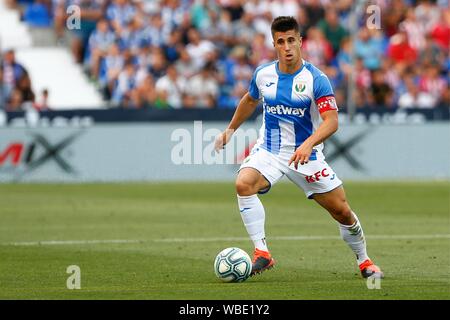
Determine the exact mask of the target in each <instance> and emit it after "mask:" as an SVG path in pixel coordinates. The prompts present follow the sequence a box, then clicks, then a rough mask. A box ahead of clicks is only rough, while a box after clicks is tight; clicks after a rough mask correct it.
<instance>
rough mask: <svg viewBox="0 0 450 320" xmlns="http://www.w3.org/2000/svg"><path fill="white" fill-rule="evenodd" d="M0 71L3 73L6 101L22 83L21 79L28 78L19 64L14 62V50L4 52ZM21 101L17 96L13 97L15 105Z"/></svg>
mask: <svg viewBox="0 0 450 320" xmlns="http://www.w3.org/2000/svg"><path fill="white" fill-rule="evenodd" d="M1 69H2V71H3V72H2V74H3V92H4V99H5V100H6V101H8V100H9V98H10V96H11V95H12V92H13V91H14V90H15V89H16V88H18V86H19V83H23V82H22V79H24V78H29V77H28V73H27V71H26V70H25V68H24V67H23V66H22V65H21V64H20V63H17V62H16V55H15V52H14V50H7V51H5V53H4V54H3V59H2V62H1ZM19 92H20V88H19ZM22 99H23V98H22V97H21V98H20V99H19V98H18V94H16V96H15V97H14V102H15V103H17V102H18V101H19V100H22Z"/></svg>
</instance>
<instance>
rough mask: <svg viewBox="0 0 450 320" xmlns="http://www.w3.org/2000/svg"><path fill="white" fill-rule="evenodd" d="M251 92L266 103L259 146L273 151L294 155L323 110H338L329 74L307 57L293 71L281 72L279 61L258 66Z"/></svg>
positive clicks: (318, 148) (316, 147)
mask: <svg viewBox="0 0 450 320" xmlns="http://www.w3.org/2000/svg"><path fill="white" fill-rule="evenodd" d="M249 94H250V96H251V97H252V98H254V99H257V100H259V99H262V102H263V123H262V126H261V129H260V132H259V138H258V141H257V143H256V146H259V147H261V148H263V149H265V150H267V151H269V152H271V153H273V154H284V155H291V154H292V153H293V152H294V151H295V149H296V148H297V147H299V146H300V145H301V144H302V143H303V141H305V140H306V139H307V138H308V137H309V136H310V135H311V134H312V133H313V132H314V131H315V130H316V129H317V127H318V126H319V124H320V122H321V118H320V113H322V112H325V111H328V110H337V109H338V108H337V105H336V100H335V98H334V92H333V89H332V87H331V84H330V81H329V80H328V77H327V76H326V75H325V74H324V73H323V72H322V71H320V70H319V69H318V68H316V67H315V66H313V65H312V64H311V63H309V62H307V61H305V60H303V65H302V67H301V68H300V69H299V70H298V71H297V72H296V73H293V74H287V73H283V72H281V71H280V70H279V68H278V61H273V62H271V63H267V64H264V65H262V66H260V67H258V68H257V69H256V70H255V72H254V74H253V78H252V80H251V83H250V87H249ZM314 149H316V150H317V151H321V150H322V149H323V145H322V144H320V145H317V146H315V147H314Z"/></svg>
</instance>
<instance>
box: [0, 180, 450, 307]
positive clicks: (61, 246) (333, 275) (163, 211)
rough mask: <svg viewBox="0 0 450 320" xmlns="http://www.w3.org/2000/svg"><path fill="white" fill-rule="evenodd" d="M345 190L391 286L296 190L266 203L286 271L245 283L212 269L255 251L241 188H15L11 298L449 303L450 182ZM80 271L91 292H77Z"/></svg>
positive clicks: (4, 207) (4, 273) (274, 194)
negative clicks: (365, 275) (367, 276)
mask: <svg viewBox="0 0 450 320" xmlns="http://www.w3.org/2000/svg"><path fill="white" fill-rule="evenodd" d="M345 187H346V192H347V196H348V198H349V202H350V204H351V206H352V208H353V210H354V211H355V212H356V213H357V214H358V215H359V218H360V220H361V222H362V224H363V227H364V230H365V234H366V236H367V245H368V252H369V255H370V256H371V258H372V259H373V260H374V261H375V262H376V263H377V264H379V265H380V266H381V267H382V269H383V271H384V272H385V275H386V277H385V279H383V280H382V282H381V284H380V285H381V288H380V289H372V290H369V289H368V287H367V283H366V281H364V280H363V279H362V278H361V277H360V275H359V270H358V268H357V265H356V261H355V259H354V256H353V254H352V252H351V251H350V249H349V248H348V247H347V246H346V244H345V243H344V242H343V241H342V240H340V239H339V238H338V237H339V231H338V228H337V224H336V222H334V220H332V218H331V217H330V216H329V215H328V214H327V213H326V212H325V211H324V210H323V209H322V208H320V207H319V206H318V205H317V204H316V203H315V202H314V201H311V200H307V199H305V197H304V195H303V193H302V192H300V190H298V189H297V188H295V187H294V186H293V185H292V184H289V183H280V184H279V185H277V186H275V187H274V188H273V190H272V191H271V192H270V193H269V194H267V195H264V196H261V199H262V201H263V203H264V205H265V207H266V233H267V236H268V244H269V247H270V249H271V251H272V254H273V255H274V257H275V258H276V260H277V265H276V267H275V268H274V269H273V270H270V271H267V272H265V273H263V274H262V275H259V276H256V277H252V278H250V279H248V280H247V281H245V282H243V283H239V284H226V283H221V282H220V281H219V280H218V279H217V278H216V277H215V275H214V272H213V268H212V266H213V261H214V258H215V256H216V254H217V253H218V252H219V251H221V250H222V249H224V248H226V247H230V246H237V247H240V248H242V249H244V250H246V251H247V252H248V253H249V254H250V255H251V254H252V249H253V248H252V244H251V242H250V240H247V234H246V231H245V229H244V226H243V224H242V221H241V217H240V215H239V212H238V210H237V203H236V198H235V191H234V186H233V183H214V184H209V183H198V184H194V183H168V184H144V183H143V184H80V185H55V184H3V185H0V221H1V222H0V299H233V300H235V299H236V300H240V299H449V298H450V236H449V235H450V208H449V206H450V183H449V182H420V183H419V182H404V183H400V182H396V183H395V182H392V183H388V182H385V183H381V182H378V183H356V182H353V183H350V182H349V183H346V184H345ZM314 236H316V238H309V237H314ZM271 237H272V239H271ZM296 237H297V238H296ZM299 237H300V238H299ZM226 238H229V239H226ZM99 240H105V242H104V243H101V242H100V243H99V242H95V241H99ZM110 240H137V241H134V242H133V241H131V242H124V243H112V242H110ZM42 241H57V242H42ZM70 241H72V242H70ZM77 241H79V242H77ZM89 241H94V242H89ZM38 242H41V244H37V243H38ZM69 265H77V266H79V267H80V269H81V289H80V290H69V289H67V287H66V280H67V278H68V277H69V276H70V275H69V274H67V273H66V268H67V267H68V266H69Z"/></svg>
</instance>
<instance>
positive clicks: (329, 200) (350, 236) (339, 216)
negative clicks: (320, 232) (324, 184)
mask: <svg viewBox="0 0 450 320" xmlns="http://www.w3.org/2000/svg"><path fill="white" fill-rule="evenodd" d="M312 198H313V199H314V200H315V201H316V202H317V203H318V204H320V205H321V206H322V207H323V208H325V209H326V210H327V211H328V212H329V213H330V214H331V216H332V217H333V218H334V219H335V220H336V221H337V222H338V223H339V230H340V233H341V237H342V239H343V240H344V241H345V242H347V244H348V245H349V247H350V248H351V249H352V250H353V252H354V253H355V255H356V259H357V261H358V266H359V268H360V270H361V274H362V276H363V277H364V278H367V277H369V276H372V275H373V276H377V277H383V272H381V270H380V268H379V267H377V266H376V265H375V264H374V263H373V262H372V261H371V260H370V258H369V257H368V255H367V249H366V240H365V237H364V232H363V229H362V227H361V223H360V222H359V220H358V217H357V216H356V214H355V213H354V212H353V211H352V209H351V208H350V206H349V204H348V202H347V199H346V196H345V191H344V188H343V187H342V186H340V187H338V188H335V189H333V190H331V191H329V192H325V193H315V194H313V195H312Z"/></svg>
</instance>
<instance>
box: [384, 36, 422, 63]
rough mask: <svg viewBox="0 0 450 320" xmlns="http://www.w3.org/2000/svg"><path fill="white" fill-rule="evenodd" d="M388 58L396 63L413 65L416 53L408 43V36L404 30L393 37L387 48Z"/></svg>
mask: <svg viewBox="0 0 450 320" xmlns="http://www.w3.org/2000/svg"><path fill="white" fill-rule="evenodd" d="M387 53H388V57H389V58H391V59H393V60H394V61H395V62H396V63H399V64H405V65H407V66H411V65H413V64H414V63H415V62H416V60H417V51H416V50H415V49H414V48H413V47H411V45H410V44H409V42H408V35H407V33H406V32H405V31H404V30H400V31H399V33H397V34H395V35H393V36H392V37H391V39H390V42H389V46H388V51H387Z"/></svg>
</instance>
